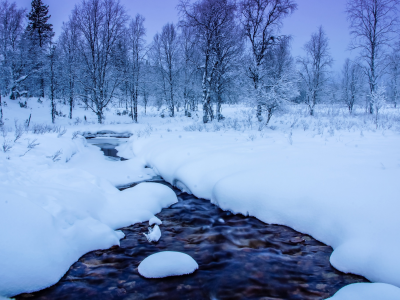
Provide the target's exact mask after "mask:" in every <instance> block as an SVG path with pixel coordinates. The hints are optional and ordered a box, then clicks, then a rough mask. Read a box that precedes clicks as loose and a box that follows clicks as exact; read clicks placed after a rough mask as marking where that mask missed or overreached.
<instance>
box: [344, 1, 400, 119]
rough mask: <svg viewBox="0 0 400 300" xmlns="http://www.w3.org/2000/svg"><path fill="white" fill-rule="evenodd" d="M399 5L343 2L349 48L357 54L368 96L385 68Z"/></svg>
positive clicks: (393, 3) (395, 26)
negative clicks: (347, 25)
mask: <svg viewBox="0 0 400 300" xmlns="http://www.w3.org/2000/svg"><path fill="white" fill-rule="evenodd" d="M399 4H400V1H399V0H348V1H347V9H346V12H347V17H348V19H349V21H350V29H351V31H350V33H351V36H352V42H351V44H350V49H353V50H354V49H357V50H359V51H360V60H361V61H362V62H363V65H364V72H365V74H366V76H367V78H368V84H369V90H370V95H372V93H373V92H375V91H376V87H377V84H378V81H379V79H380V78H381V77H382V76H383V74H384V72H385V69H386V68H387V66H388V64H387V61H385V57H386V54H387V53H386V52H387V49H388V47H390V46H391V43H392V41H393V39H394V38H395V33H396V30H397V26H398V21H399V19H398V5H399ZM370 99H371V102H370V104H369V112H370V113H371V114H372V113H373V112H374V107H373V103H372V98H371V97H370Z"/></svg>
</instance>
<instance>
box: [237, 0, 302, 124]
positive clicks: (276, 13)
mask: <svg viewBox="0 0 400 300" xmlns="http://www.w3.org/2000/svg"><path fill="white" fill-rule="evenodd" d="M240 7H241V14H242V18H241V22H242V24H243V28H244V31H245V35H246V37H247V38H248V40H249V42H250V46H251V60H250V64H249V66H248V76H249V78H250V79H251V80H252V84H253V86H254V90H255V95H256V101H257V119H258V120H259V121H260V122H262V120H263V117H262V106H263V105H262V103H263V99H262V93H263V91H262V90H263V87H262V86H263V84H262V80H263V73H262V65H263V63H264V62H265V59H266V55H267V52H268V50H269V48H270V47H271V46H272V45H274V44H275V41H277V40H279V37H278V33H279V29H280V27H281V26H282V21H283V19H284V18H285V17H287V16H288V15H290V14H292V13H293V12H294V11H295V10H296V9H297V4H296V3H295V2H294V1H293V0H242V1H241V3H240Z"/></svg>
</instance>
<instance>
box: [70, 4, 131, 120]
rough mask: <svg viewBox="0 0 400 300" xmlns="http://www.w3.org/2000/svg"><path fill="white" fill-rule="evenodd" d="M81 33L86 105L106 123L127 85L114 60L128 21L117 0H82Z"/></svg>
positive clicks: (79, 13)
mask: <svg viewBox="0 0 400 300" xmlns="http://www.w3.org/2000/svg"><path fill="white" fill-rule="evenodd" d="M74 14H76V24H77V27H78V30H79V33H80V39H79V43H78V49H79V51H80V53H81V55H82V68H83V76H81V78H80V84H82V86H83V89H84V90H85V93H84V94H83V95H82V97H83V100H84V102H85V103H86V105H87V106H88V107H89V108H90V109H91V110H92V111H93V112H94V113H95V114H96V115H97V120H98V122H99V123H103V120H104V109H105V108H106V107H107V105H108V104H109V103H110V102H111V101H112V99H113V98H114V97H115V95H116V92H117V89H118V87H119V86H120V85H121V84H122V83H123V82H124V78H123V76H121V74H123V72H122V70H121V69H119V68H118V65H115V64H114V63H113V60H112V54H113V51H114V50H115V49H116V46H117V44H118V41H120V40H121V39H122V38H123V37H124V30H125V25H126V23H127V21H128V17H127V15H126V12H125V9H124V7H123V6H122V5H121V4H120V3H119V1H118V0H82V2H81V3H80V4H79V5H78V6H76V8H75V10H74Z"/></svg>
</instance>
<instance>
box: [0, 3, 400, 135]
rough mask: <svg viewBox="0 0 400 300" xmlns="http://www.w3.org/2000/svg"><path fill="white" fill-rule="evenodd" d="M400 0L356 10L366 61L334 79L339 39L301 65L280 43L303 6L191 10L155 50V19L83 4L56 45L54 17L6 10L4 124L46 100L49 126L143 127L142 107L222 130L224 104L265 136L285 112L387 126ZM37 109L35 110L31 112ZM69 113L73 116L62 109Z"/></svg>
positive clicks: (35, 7) (116, 6) (320, 36)
mask: <svg viewBox="0 0 400 300" xmlns="http://www.w3.org/2000/svg"><path fill="white" fill-rule="evenodd" d="M398 4H399V3H398V1H397V0H380V1H372V0H368V1H367V0H351V1H348V3H347V7H346V13H347V16H348V20H349V31H350V33H351V36H352V43H351V44H350V45H349V49H353V50H354V51H355V52H356V53H357V57H356V58H355V59H352V60H350V59H347V60H346V61H345V63H344V65H343V66H342V71H341V72H340V73H338V72H333V71H332V66H333V64H334V61H333V59H332V56H331V53H330V48H329V36H327V34H326V33H325V31H324V28H323V26H320V27H319V28H316V29H315V32H314V33H312V35H311V36H310V39H309V41H308V42H307V43H306V44H305V45H304V47H303V52H304V53H303V56H300V57H293V56H292V55H291V41H292V37H291V36H290V35H282V34H280V28H281V27H282V25H283V22H284V21H285V18H287V17H289V16H290V15H291V14H293V13H296V9H297V4H296V2H295V1H294V0H274V1H272V0H241V1H233V0H218V1H216V0H201V1H196V2H193V1H189V0H182V1H181V2H180V4H179V5H178V7H177V14H179V16H180V21H179V22H178V23H177V24H172V23H169V24H165V25H164V26H163V27H162V28H160V32H159V33H157V34H156V35H155V36H154V37H153V39H152V42H151V43H147V42H146V22H145V18H144V17H143V16H142V15H140V14H137V15H136V16H129V15H128V14H127V11H126V9H125V8H124V6H123V5H121V4H120V3H119V1H117V0H83V1H81V3H79V4H78V5H76V7H75V8H74V10H73V11H72V12H71V13H70V16H69V20H68V21H65V22H64V24H63V28H62V32H61V34H59V37H58V38H57V39H55V38H54V36H55V34H54V32H53V28H52V24H51V17H50V13H49V10H51V8H49V6H48V5H45V4H44V3H43V1H42V0H34V1H32V7H31V8H29V9H28V8H25V7H18V6H17V5H16V3H13V2H10V1H9V0H2V1H1V2H0V11H1V13H0V40H1V43H0V44H1V48H0V94H1V95H2V96H3V98H2V99H3V100H2V101H1V100H0V122H3V118H5V116H4V113H3V110H2V107H3V106H4V105H7V102H6V99H7V100H8V98H10V99H11V101H19V103H20V106H21V107H24V106H26V105H27V103H26V99H31V98H36V99H37V101H38V102H39V103H40V102H41V101H43V99H44V98H46V99H49V100H50V101H49V103H50V105H51V109H50V111H51V119H52V122H53V123H54V122H55V120H56V118H58V117H60V116H61V117H63V116H66V115H67V116H66V117H68V118H70V119H72V118H73V116H74V108H75V107H76V105H77V104H78V103H80V104H84V105H85V107H86V109H89V110H91V111H92V112H93V113H94V114H95V115H96V116H97V120H98V122H99V123H103V121H104V111H105V110H107V109H108V108H109V107H111V106H112V107H118V108H120V109H121V110H120V111H119V114H122V115H129V117H130V118H131V120H132V121H133V122H139V120H138V107H139V106H140V107H142V108H143V110H144V112H146V110H147V107H148V106H149V105H150V106H153V107H157V109H158V110H159V111H160V116H162V117H164V116H169V117H174V115H175V112H179V111H180V110H181V111H184V113H185V115H186V116H191V114H192V113H193V112H194V111H198V110H200V111H201V114H202V120H203V122H204V123H208V122H211V121H213V120H214V119H215V120H222V119H223V118H224V115H223V112H222V105H223V104H238V103H241V104H246V105H248V106H250V107H253V108H254V110H255V112H254V114H255V117H256V118H257V120H258V121H259V124H260V128H262V127H265V126H266V125H268V123H269V121H270V119H271V117H272V116H273V115H274V113H275V112H276V111H280V110H282V109H284V107H285V106H286V105H287V104H293V103H302V104H305V105H306V106H307V108H308V112H309V114H310V115H313V114H314V111H315V107H316V106H317V105H318V104H323V103H335V104H340V105H341V106H343V107H346V108H347V109H348V112H349V113H350V114H351V113H352V111H353V108H354V106H355V105H356V106H358V107H364V109H365V112H366V113H369V114H374V115H376V116H377V115H378V113H379V110H380V109H381V108H382V107H383V106H386V105H388V106H392V107H396V105H397V103H398V102H399V97H400V95H399V89H400V59H399V58H400V54H399V49H400V48H399V47H400V42H399V41H400V35H399V31H398V28H399V27H398V25H399V23H398V21H399V20H398ZM29 101H34V100H32V99H31V100H29ZM59 104H63V105H68V107H69V110H68V114H65V113H64V114H63V113H62V112H61V111H60V110H59V109H58V108H57V107H58V105H59Z"/></svg>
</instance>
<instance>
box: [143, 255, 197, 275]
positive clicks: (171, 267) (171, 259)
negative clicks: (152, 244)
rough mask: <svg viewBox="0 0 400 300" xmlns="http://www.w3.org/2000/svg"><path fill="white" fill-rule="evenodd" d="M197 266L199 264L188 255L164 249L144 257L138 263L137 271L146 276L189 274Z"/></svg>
mask: <svg viewBox="0 0 400 300" xmlns="http://www.w3.org/2000/svg"><path fill="white" fill-rule="evenodd" d="M198 268H199V265H198V264H197V262H196V261H195V260H194V259H193V258H192V257H191V256H190V255H187V254H185V253H181V252H175V251H164V252H158V253H155V254H152V255H150V256H148V257H146V258H145V259H144V260H143V261H142V262H141V263H140V265H139V268H138V271H139V273H140V275H142V276H143V277H146V278H164V277H169V276H181V275H187V274H191V273H193V272H194V271H196V270H197V269H198Z"/></svg>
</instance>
